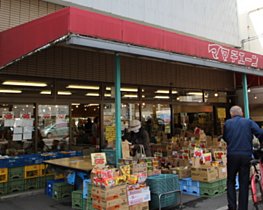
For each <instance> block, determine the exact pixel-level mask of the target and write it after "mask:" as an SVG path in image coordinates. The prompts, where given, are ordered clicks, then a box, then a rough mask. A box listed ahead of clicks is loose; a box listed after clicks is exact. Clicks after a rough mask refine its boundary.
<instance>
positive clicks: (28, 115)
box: [20, 112, 31, 119]
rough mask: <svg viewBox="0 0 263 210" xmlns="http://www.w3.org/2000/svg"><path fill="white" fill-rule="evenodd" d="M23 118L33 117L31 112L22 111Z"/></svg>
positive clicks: (21, 116)
mask: <svg viewBox="0 0 263 210" xmlns="http://www.w3.org/2000/svg"><path fill="white" fill-rule="evenodd" d="M20 118H21V119H31V112H20Z"/></svg>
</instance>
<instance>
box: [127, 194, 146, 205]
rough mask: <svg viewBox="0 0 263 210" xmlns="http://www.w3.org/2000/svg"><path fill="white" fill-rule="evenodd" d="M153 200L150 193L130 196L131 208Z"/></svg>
mask: <svg viewBox="0 0 263 210" xmlns="http://www.w3.org/2000/svg"><path fill="white" fill-rule="evenodd" d="M150 200H151V193H150V191H146V192H143V193H139V194H135V195H130V196H128V201H129V206H133V205H136V204H139V203H144V202H148V201H150Z"/></svg>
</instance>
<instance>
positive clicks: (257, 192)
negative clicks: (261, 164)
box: [253, 176, 263, 210]
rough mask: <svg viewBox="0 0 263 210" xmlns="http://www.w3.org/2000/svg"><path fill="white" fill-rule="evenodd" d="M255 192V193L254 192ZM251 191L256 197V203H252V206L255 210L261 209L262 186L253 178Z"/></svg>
mask: <svg viewBox="0 0 263 210" xmlns="http://www.w3.org/2000/svg"><path fill="white" fill-rule="evenodd" d="M254 190H255V191H254ZM254 190H253V191H254V192H253V194H254V195H256V197H257V201H256V202H255V201H254V206H255V209H256V210H260V209H263V190H262V186H261V184H260V180H259V178H258V177H257V176H256V177H255V189H254Z"/></svg>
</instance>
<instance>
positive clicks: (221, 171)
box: [217, 166, 227, 179]
mask: <svg viewBox="0 0 263 210" xmlns="http://www.w3.org/2000/svg"><path fill="white" fill-rule="evenodd" d="M217 173H218V179H224V178H227V167H226V166H218V167H217Z"/></svg>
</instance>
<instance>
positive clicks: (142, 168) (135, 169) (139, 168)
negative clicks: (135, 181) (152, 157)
mask: <svg viewBox="0 0 263 210" xmlns="http://www.w3.org/2000/svg"><path fill="white" fill-rule="evenodd" d="M147 166H148V164H147V163H141V164H133V165H131V174H137V173H143V174H147Z"/></svg>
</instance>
